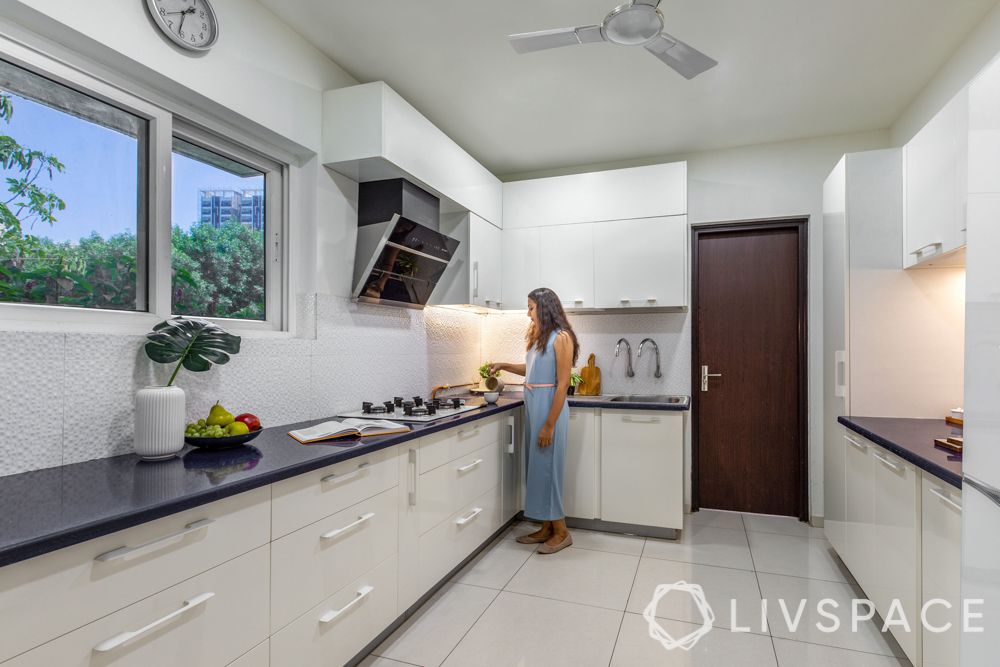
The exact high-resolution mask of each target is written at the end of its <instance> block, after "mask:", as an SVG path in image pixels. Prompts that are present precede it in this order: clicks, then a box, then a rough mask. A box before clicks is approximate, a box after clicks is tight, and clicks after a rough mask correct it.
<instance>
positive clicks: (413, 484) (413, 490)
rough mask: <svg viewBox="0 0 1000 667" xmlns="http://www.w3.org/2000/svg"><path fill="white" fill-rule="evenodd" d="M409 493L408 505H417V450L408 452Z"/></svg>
mask: <svg viewBox="0 0 1000 667" xmlns="http://www.w3.org/2000/svg"><path fill="white" fill-rule="evenodd" d="M409 457H410V463H409V466H410V493H409V498H408V500H409V503H410V504H411V505H416V504H417V450H415V449H411V450H410V454H409Z"/></svg>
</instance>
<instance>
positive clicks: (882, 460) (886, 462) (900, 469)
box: [872, 452, 903, 472]
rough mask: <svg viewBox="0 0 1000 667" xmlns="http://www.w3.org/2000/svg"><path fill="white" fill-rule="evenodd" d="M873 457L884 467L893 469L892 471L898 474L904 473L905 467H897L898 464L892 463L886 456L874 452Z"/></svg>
mask: <svg viewBox="0 0 1000 667" xmlns="http://www.w3.org/2000/svg"><path fill="white" fill-rule="evenodd" d="M872 456H874V457H875V458H876V459H878V460H879V462H880V463H881V464H882V465H884V466H885V467H887V468H891V469H892V470H895V471H896V472H903V466H901V465H897V464H895V463H893V462H892V461H890V460H889V459H887V458H885V457H884V456H882V455H881V454H879V453H878V452H872Z"/></svg>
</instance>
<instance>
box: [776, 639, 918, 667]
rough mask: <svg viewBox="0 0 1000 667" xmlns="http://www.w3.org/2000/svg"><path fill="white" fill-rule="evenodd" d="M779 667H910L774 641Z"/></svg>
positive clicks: (900, 662)
mask: <svg viewBox="0 0 1000 667" xmlns="http://www.w3.org/2000/svg"><path fill="white" fill-rule="evenodd" d="M774 650H775V652H776V653H777V654H778V666H779V667H910V661H909V660H905V659H904V660H897V659H896V658H887V657H885V656H882V655H874V654H872V653H861V652H859V651H848V650H845V649H842V648H831V647H829V646H819V645H818V644H805V643H803V642H793V641H789V640H787V639H775V640H774Z"/></svg>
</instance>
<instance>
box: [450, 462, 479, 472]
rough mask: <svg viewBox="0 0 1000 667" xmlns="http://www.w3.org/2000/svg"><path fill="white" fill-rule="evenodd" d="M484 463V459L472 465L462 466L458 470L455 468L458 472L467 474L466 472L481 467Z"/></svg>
mask: <svg viewBox="0 0 1000 667" xmlns="http://www.w3.org/2000/svg"><path fill="white" fill-rule="evenodd" d="M482 462H483V460H482V459H476V460H475V461H473V462H472V463H467V464H465V465H464V466H460V467H458V468H455V470H457V471H458V472H466V471H469V470H472V469H473V468H475V467H476V466H477V465H479V464H480V463H482Z"/></svg>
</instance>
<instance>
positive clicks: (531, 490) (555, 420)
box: [490, 287, 580, 554]
mask: <svg viewBox="0 0 1000 667" xmlns="http://www.w3.org/2000/svg"><path fill="white" fill-rule="evenodd" d="M528 317H530V318H531V325H530V326H529V327H528V335H527V339H528V351H527V355H526V358H525V363H523V364H509V363H493V364H490V368H491V370H493V371H507V372H509V373H515V374H517V375H523V376H524V377H525V383H524V406H525V413H526V415H525V416H526V419H525V427H524V432H525V447H524V451H525V458H526V459H527V469H528V471H527V493H526V494H525V503H524V515H525V516H526V517H528V518H529V519H535V520H537V521H542V527H541V528H540V529H538V530H537V531H535V532H533V533H529V534H527V535H521V536H520V537H518V538H517V541H518V542H520V543H521V544H539V543H541V546H539V547H538V553H541V554H554V553H556V552H557V551H561V550H563V549H565V548H566V547H568V546H569V545H571V544H573V538H572V536H570V534H569V530H567V529H566V516H565V514H564V512H563V504H562V486H563V472H564V470H565V461H566V435H567V431H568V429H569V410H566V409H565V407H566V392H567V391H568V390H569V376H570V370H571V369H572V367H573V364H575V363H576V359H577V356H579V353H580V345H579V343H577V340H576V334H574V333H573V328H572V327H571V326H570V325H569V321H568V320H567V319H566V312H565V311H564V310H563V307H562V304H561V303H560V302H559V297H558V296H556V293H555V292H553V291H552V290H550V289H548V288H547V287H540V288H538V289H536V290H534V291H533V292H531V294H529V295H528Z"/></svg>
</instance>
